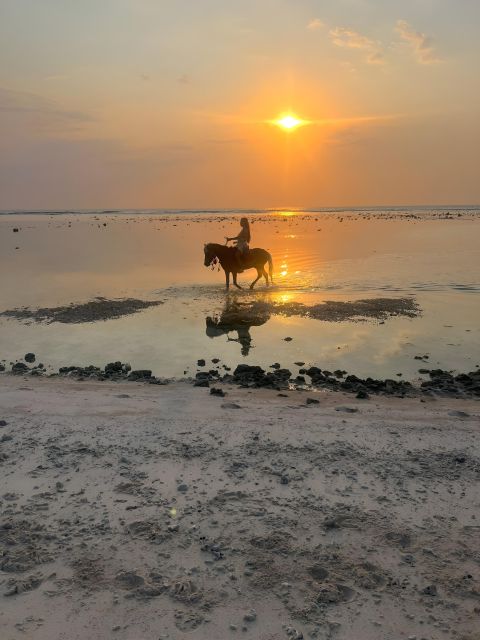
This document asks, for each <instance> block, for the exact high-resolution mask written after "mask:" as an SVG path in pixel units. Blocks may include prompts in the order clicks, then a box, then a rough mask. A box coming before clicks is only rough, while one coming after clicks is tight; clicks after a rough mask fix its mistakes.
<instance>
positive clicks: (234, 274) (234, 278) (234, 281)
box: [232, 271, 242, 289]
mask: <svg viewBox="0 0 480 640" xmlns="http://www.w3.org/2000/svg"><path fill="white" fill-rule="evenodd" d="M232 276H233V284H234V285H235V286H236V287H237V289H241V288H242V287H241V286H240V285H239V284H238V282H237V276H238V273H237V272H236V271H232Z"/></svg>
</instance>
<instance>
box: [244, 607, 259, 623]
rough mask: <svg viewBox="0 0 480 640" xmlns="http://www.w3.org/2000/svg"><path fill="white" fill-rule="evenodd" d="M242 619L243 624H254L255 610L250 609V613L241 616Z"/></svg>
mask: <svg viewBox="0 0 480 640" xmlns="http://www.w3.org/2000/svg"><path fill="white" fill-rule="evenodd" d="M243 619H244V620H245V622H255V620H256V619H257V612H256V611H255V609H250V611H248V612H247V613H246V614H245V615H244V616H243Z"/></svg>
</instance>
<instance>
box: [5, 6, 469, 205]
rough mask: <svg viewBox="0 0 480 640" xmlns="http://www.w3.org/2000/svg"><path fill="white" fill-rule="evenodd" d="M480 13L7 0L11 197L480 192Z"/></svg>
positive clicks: (132, 199) (36, 200)
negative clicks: (290, 125)
mask: <svg viewBox="0 0 480 640" xmlns="http://www.w3.org/2000/svg"><path fill="white" fill-rule="evenodd" d="M479 24H480V2H479V1H478V0H401V1H400V0H241V1H240V0H235V1H234V0H169V1H167V0H81V1H79V0H42V1H40V0H0V209H26V208H32V209H44V208H65V207H66V208H97V207H101V208H125V207H136V208H147V207H175V208H184V207H185V208H204V207H205V208H208V207H218V208H220V207H229V208H230V207H232V208H233V207H238V208H249V207H315V206H318V207H321V206H344V205H382V204H385V205H388V204H440V203H445V204H455V203H458V204H467V203H473V204H478V203H480V169H479V149H480V82H479V75H478V74H479V63H480V42H479V38H478V28H479ZM287 113H290V114H293V115H294V116H296V117H297V118H299V119H303V120H305V121H307V122H306V123H305V124H304V126H301V127H298V128H296V129H292V130H290V131H285V130H283V129H281V128H279V127H277V126H275V124H272V122H271V121H272V120H275V119H276V118H278V117H280V116H281V115H285V114H287Z"/></svg>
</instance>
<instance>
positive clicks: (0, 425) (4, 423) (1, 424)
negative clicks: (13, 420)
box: [0, 420, 8, 427]
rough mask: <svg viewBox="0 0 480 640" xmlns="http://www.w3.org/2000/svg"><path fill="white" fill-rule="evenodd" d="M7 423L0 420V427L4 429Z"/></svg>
mask: <svg viewBox="0 0 480 640" xmlns="http://www.w3.org/2000/svg"><path fill="white" fill-rule="evenodd" d="M7 424H8V422H7V421H6V420H0V427H6V426H7Z"/></svg>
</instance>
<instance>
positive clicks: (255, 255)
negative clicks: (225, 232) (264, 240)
mask: <svg viewBox="0 0 480 640" xmlns="http://www.w3.org/2000/svg"><path fill="white" fill-rule="evenodd" d="M240 225H241V227H242V229H241V231H240V233H239V234H238V235H236V236H234V237H232V238H228V237H226V238H225V240H226V241H227V243H228V242H230V241H232V240H233V241H234V242H235V246H234V247H229V246H227V245H226V244H225V245H222V244H216V243H214V242H210V243H209V244H206V245H205V247H204V253H205V260H204V265H205V266H206V267H210V266H213V265H215V264H216V263H217V262H219V263H220V266H221V267H222V269H223V270H224V271H225V283H226V287H227V289H228V288H229V287H230V274H232V278H233V284H234V285H235V286H236V287H237V288H238V289H241V288H242V287H241V286H240V285H239V284H238V283H237V275H238V274H239V273H242V272H243V271H244V270H245V269H256V270H257V277H256V278H255V280H254V281H253V282H252V284H251V285H250V289H253V287H254V286H255V283H256V282H257V281H258V280H259V279H260V278H261V277H262V276H263V277H264V278H265V282H266V285H267V287H268V284H269V282H268V278H269V276H270V283H271V284H273V278H272V276H273V261H272V256H271V255H270V254H269V253H268V251H265V249H250V248H249V243H250V240H251V234H250V225H249V223H248V220H247V218H242V219H241V220H240ZM267 262H268V273H267V271H266V270H265V264H266V263H267Z"/></svg>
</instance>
